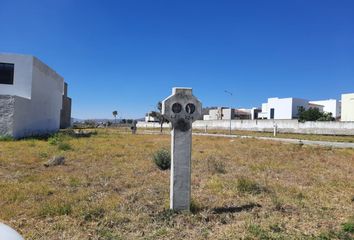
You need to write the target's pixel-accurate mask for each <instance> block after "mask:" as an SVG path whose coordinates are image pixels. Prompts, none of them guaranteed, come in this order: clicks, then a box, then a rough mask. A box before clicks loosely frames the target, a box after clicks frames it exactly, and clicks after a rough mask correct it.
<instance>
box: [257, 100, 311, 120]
mask: <svg viewBox="0 0 354 240" xmlns="http://www.w3.org/2000/svg"><path fill="white" fill-rule="evenodd" d="M299 106H303V107H304V108H305V109H307V108H308V101H307V100H305V99H300V98H269V99H268V102H267V103H263V104H262V112H261V113H259V114H258V117H259V118H265V117H266V118H267V119H271V109H274V119H294V118H297V117H298V107H299Z"/></svg>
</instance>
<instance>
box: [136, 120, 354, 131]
mask: <svg viewBox="0 0 354 240" xmlns="http://www.w3.org/2000/svg"><path fill="white" fill-rule="evenodd" d="M274 123H275V124H276V125H277V129H278V132H280V133H302V134H325V135H354V122H305V123H300V122H298V121H297V120H274V121H273V120H232V121H231V129H232V130H245V131H258V132H273V131H274ZM137 126H138V127H140V128H159V127H160V125H159V124H158V123H145V122H139V123H138V125H137ZM169 127H170V125H169V124H165V125H164V128H169ZM193 128H194V129H200V130H205V129H208V130H211V129H222V130H228V129H229V128H230V121H229V120H209V121H201V120H199V121H195V122H194V123H193Z"/></svg>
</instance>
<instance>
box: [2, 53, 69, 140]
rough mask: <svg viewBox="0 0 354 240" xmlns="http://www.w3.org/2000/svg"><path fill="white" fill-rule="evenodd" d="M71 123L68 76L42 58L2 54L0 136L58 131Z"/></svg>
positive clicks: (23, 135)
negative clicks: (66, 77)
mask: <svg viewBox="0 0 354 240" xmlns="http://www.w3.org/2000/svg"><path fill="white" fill-rule="evenodd" d="M70 122H71V99H70V98H68V96H67V85H66V83H64V79H63V78H62V77H61V76H60V75H59V74H58V73H56V72H55V71H54V70H52V69H51V68H49V67H48V66H47V65H46V64H44V63H43V62H41V61H40V60H39V59H37V58H36V57H33V56H28V55H18V54H0V135H9V136H13V137H15V138H20V137H25V136H31V135H39V134H47V133H52V132H55V131H57V130H58V129H59V127H60V126H61V127H68V126H69V125H70Z"/></svg>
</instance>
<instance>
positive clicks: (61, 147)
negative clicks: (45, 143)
mask: <svg viewBox="0 0 354 240" xmlns="http://www.w3.org/2000/svg"><path fill="white" fill-rule="evenodd" d="M58 149H59V150H62V151H67V150H71V149H72V148H71V145H70V144H69V143H63V142H61V143H59V145H58Z"/></svg>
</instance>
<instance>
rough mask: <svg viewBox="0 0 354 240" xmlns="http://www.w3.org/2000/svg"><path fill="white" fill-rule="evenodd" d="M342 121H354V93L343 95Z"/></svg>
mask: <svg viewBox="0 0 354 240" xmlns="http://www.w3.org/2000/svg"><path fill="white" fill-rule="evenodd" d="M341 121H354V93H349V94H342V116H341Z"/></svg>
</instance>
